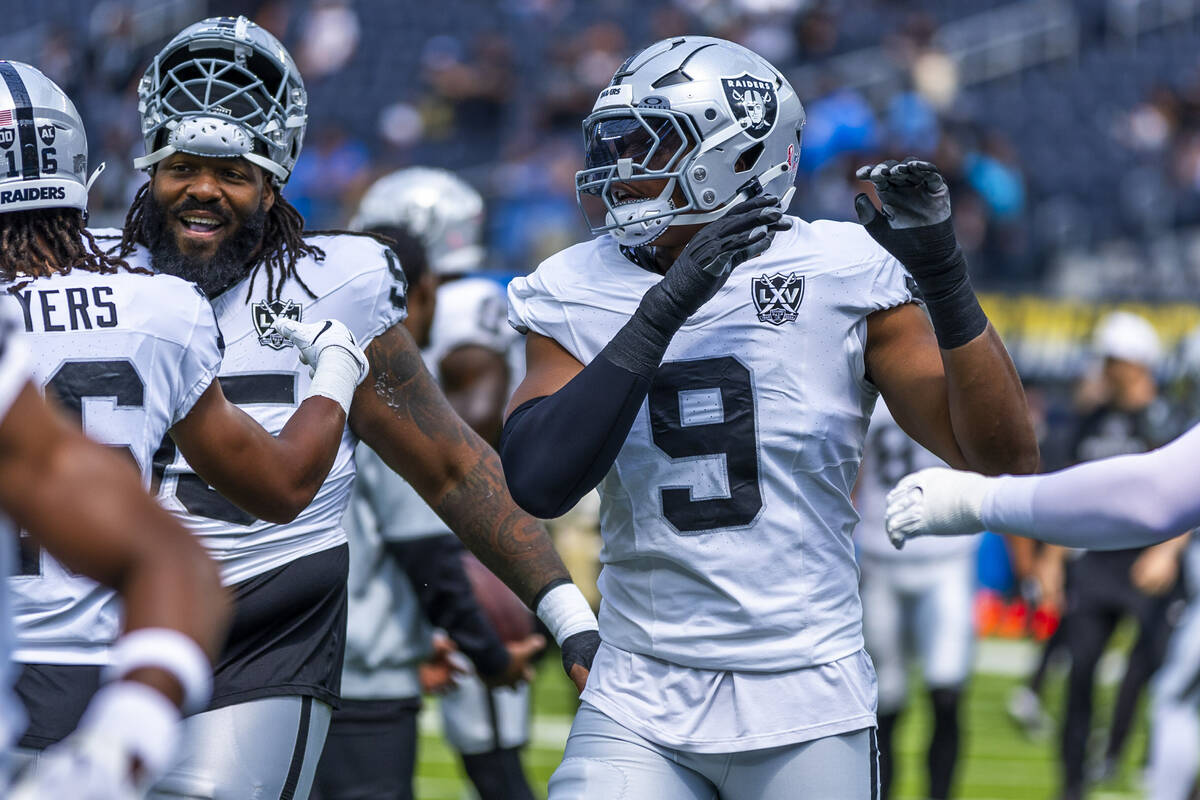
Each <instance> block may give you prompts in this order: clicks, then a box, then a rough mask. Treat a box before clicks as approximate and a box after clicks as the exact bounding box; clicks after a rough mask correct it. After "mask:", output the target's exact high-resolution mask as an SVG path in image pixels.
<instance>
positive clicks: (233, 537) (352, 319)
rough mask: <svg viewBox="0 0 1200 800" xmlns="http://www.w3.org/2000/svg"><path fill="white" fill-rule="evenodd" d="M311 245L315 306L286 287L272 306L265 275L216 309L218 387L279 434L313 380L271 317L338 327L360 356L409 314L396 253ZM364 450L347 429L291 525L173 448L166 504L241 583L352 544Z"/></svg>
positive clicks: (163, 492) (164, 459)
mask: <svg viewBox="0 0 1200 800" xmlns="http://www.w3.org/2000/svg"><path fill="white" fill-rule="evenodd" d="M308 241H309V242H311V243H312V244H315V245H318V246H319V247H321V248H322V249H323V250H324V251H325V259H324V260H323V261H316V260H314V259H312V258H308V257H305V258H302V259H300V260H299V262H298V263H297V265H296V271H297V274H298V275H299V277H300V279H301V280H302V281H304V283H305V285H307V286H308V288H309V289H311V290H312V292H313V294H314V295H316V297H315V298H314V297H310V296H309V295H308V293H307V292H305V290H304V288H303V287H301V286H300V285H299V283H297V282H296V281H295V280H294V279H289V280H287V281H285V282H284V284H283V288H282V292H281V295H280V299H279V300H273V301H270V302H268V299H267V276H266V275H265V274H259V275H257V280H253V279H252V278H250V277H248V278H245V279H243V280H241V281H239V282H238V283H236V284H234V285H233V286H232V287H230V288H229V289H227V290H226V291H225V292H223V293H222V294H221V295H220V296H219V297H217V298H215V299H214V300H213V303H212V305H213V309H214V310H215V311H216V314H217V322H218V324H219V325H220V326H221V332H222V334H224V337H225V359H224V361H223V362H222V365H221V371H220V375H219V377H220V381H221V388H222V389H223V390H224V392H225V396H226V397H227V398H228V399H229V400H230V401H231V402H234V403H236V404H237V405H238V406H240V407H241V408H242V410H244V411H245V412H246V413H247V414H249V415H250V416H251V417H253V418H254V419H255V420H256V421H257V422H258V423H259V424H260V425H262V426H263V427H264V428H266V430H267V431H268V432H270V433H271V434H272V435H278V434H279V432H280V431H282V430H283V427H284V425H285V424H286V423H287V421H288V419H290V418H291V416H292V413H293V412H294V411H295V410H296V407H297V406H298V405H299V404H300V401H301V400H302V399H303V398H304V396H305V395H306V394H307V392H308V388H309V385H310V384H311V382H312V378H311V376H310V375H309V371H310V370H309V368H308V367H307V366H306V365H304V364H301V363H300V361H299V359H298V358H297V353H296V349H295V348H294V347H293V346H292V345H291V344H289V343H287V342H286V341H285V340H284V339H283V338H282V337H281V336H279V335H278V334H274V333H270V332H269V331H268V330H267V329H268V327H269V326H270V323H271V319H272V314H278V315H283V316H288V317H291V318H293V319H298V320H300V321H302V322H308V321H312V320H317V319H325V318H330V319H337V320H340V321H342V322H343V323H345V324H346V325H347V326H348V327H349V328H350V330H351V331H352V332H353V333H354V336H355V338H356V339H357V340H358V343H359V345H360V346H362V347H363V348H366V346H367V345H368V344H369V343H370V341H371V340H372V339H374V338H375V337H376V336H378V335H379V334H381V333H383V332H384V331H386V330H387V329H388V328H390V327H392V326H393V325H395V324H397V323H399V322H401V321H402V320H403V319H404V316H405V289H406V285H405V282H404V272H403V271H402V270H401V269H400V262H399V260H398V259H397V258H396V256H395V254H394V253H392V251H391V250H390V249H388V248H386V247H384V246H383V245H382V244H380V243H378V242H377V241H375V240H374V239H371V238H370V237H366V236H356V235H349V234H346V235H320V236H310V237H308ZM141 257H143V258H144V257H145V255H144V254H141ZM357 443H358V438H357V437H356V436H354V434H353V433H352V432H351V431H350V428H349V426H347V427H346V429H345V431H344V432H343V433H342V441H341V445H340V447H339V448H338V453H337V457H336V459H335V461H334V464H333V468H332V469H331V470H330V471H329V476H328V477H327V478H326V479H325V483H324V484H322V486H321V488H320V490H318V491H317V495H316V497H315V498H314V499H313V501H312V503H311V504H310V505H309V506H308V508H306V509H304V511H302V512H301V513H300V515H299V516H298V517H296V519H295V520H293V521H292V522H289V523H286V524H282V525H276V524H274V523H270V522H264V521H262V520H258V519H255V518H254V517H252V516H251V515H250V514H248V513H246V512H245V511H242V510H241V509H240V508H238V507H237V506H235V505H233V504H232V503H231V502H229V501H228V500H226V499H225V498H224V497H222V496H221V495H219V494H217V492H215V491H214V490H213V489H212V488H211V487H209V486H208V484H206V483H204V481H203V480H201V479H200V478H199V477H198V476H197V475H196V474H195V473H194V472H193V471H192V469H191V468H190V467H189V466H188V464H187V462H186V461H185V460H184V459H183V457H182V456H181V455H179V453H178V452H177V451H176V449H175V448H174V447H173V446H172V443H171V442H170V441H169V440H168V441H166V442H164V443H163V450H162V451H161V452H160V453H159V454H158V456H156V462H157V463H156V469H161V475H162V480H161V484H160V488H159V497H160V499H161V500H162V502H163V503H164V504H166V506H167V507H168V508H170V509H172V510H174V511H176V512H178V513H179V514H180V515H181V517H182V518H183V520H184V523H185V524H186V525H187V526H188V527H189V528H190V529H191V530H192V531H193V532H194V533H196V534H197V535H198V536H200V538H201V540H203V542H204V545H205V546H206V547H207V548H208V553H209V555H210V556H212V557H213V559H215V560H216V561H217V563H219V564H220V565H221V570H222V577H223V579H224V581H225V583H226V584H234V583H239V582H241V581H244V580H246V579H247V578H251V577H253V576H255V575H258V574H260V573H263V572H266V571H268V570H271V569H274V568H276V567H279V566H283V565H284V564H288V563H290V562H292V561H294V560H296V559H297V558H301V557H302V556H307V555H310V554H312V553H317V552H320V551H322V550H327V549H329V548H331V547H336V546H338V545H340V544H343V543H344V542H345V541H346V534H345V532H344V531H343V530H342V525H341V520H342V514H343V512H345V510H346V505H347V503H348V502H349V499H350V490H351V487H352V485H353V483H354V474H355V466H354V446H355V445H356V444H357Z"/></svg>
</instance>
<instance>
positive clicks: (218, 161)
mask: <svg viewBox="0 0 1200 800" xmlns="http://www.w3.org/2000/svg"><path fill="white" fill-rule="evenodd" d="M139 109H140V113H141V117H142V130H143V132H144V134H145V144H146V155H145V156H144V157H142V158H140V159H138V160H137V161H136V162H135V163H136V164H137V166H139V167H140V168H143V169H146V170H147V171H148V172H149V176H150V177H149V181H148V183H147V184H146V185H145V186H144V187H143V188H142V189H141V190H140V191H139V193H138V194H137V196H136V198H135V200H134V203H133V205H132V207H131V208H130V212H129V215H128V217H127V219H126V224H125V226H124V237H123V239H122V242H121V246H120V248H119V250H118V252H119V253H121V254H122V255H123V257H125V258H127V259H130V260H131V262H133V263H136V264H139V265H140V264H147V265H151V266H153V268H154V269H155V270H156V271H161V272H167V273H170V274H174V275H178V276H181V277H187V278H189V279H192V280H195V281H196V282H197V283H198V284H199V285H200V286H201V288H202V289H203V290H204V292H205V293H206V294H207V295H208V296H209V298H210V299H211V300H212V303H213V307H214V309H215V311H216V315H217V321H218V323H219V324H220V327H221V330H222V332H223V333H224V337H225V343H226V350H225V357H224V360H223V362H222V365H221V371H220V377H221V378H222V381H223V382H224V381H225V380H226V379H228V380H229V381H230V382H231V384H232V385H236V387H237V392H236V394H235V397H234V399H235V401H236V402H237V403H238V404H239V405H241V406H242V407H243V408H244V409H245V410H246V411H247V413H249V414H250V415H251V416H252V417H254V419H256V420H257V421H258V422H260V423H261V424H262V425H263V426H264V427H265V428H266V429H267V430H269V431H273V432H274V431H278V430H279V429H280V428H281V427H282V425H283V423H284V422H285V420H286V418H287V416H288V415H289V414H290V413H291V411H292V409H293V407H294V406H295V404H296V401H297V399H298V398H299V397H302V396H303V394H304V393H305V391H306V390H307V386H308V382H309V381H308V377H307V374H306V371H301V370H298V369H297V367H296V364H295V360H294V357H292V356H291V355H290V354H289V353H288V352H287V351H286V350H285V349H283V348H284V347H285V343H284V342H281V341H280V340H279V339H278V338H277V337H276V336H275V335H274V334H273V332H272V331H270V330H269V329H268V328H267V324H266V321H267V320H269V319H271V318H272V317H273V316H274V317H287V318H291V319H299V320H309V319H313V318H319V317H325V316H332V317H337V318H341V319H345V320H347V321H348V322H349V323H350V324H351V329H352V331H353V333H354V335H355V338H356V339H357V341H359V342H361V343H363V344H364V346H365V349H366V354H367V359H368V361H369V370H368V376H367V380H366V381H365V382H364V383H363V384H362V385H361V386H360V387H359V388H358V390H357V391H356V392H355V394H354V397H353V400H352V403H351V407H350V413H349V427H348V429H347V431H346V432H345V434H344V435H343V437H342V440H341V443H340V447H339V450H338V454H337V458H336V459H335V461H334V466H333V469H332V470H331V471H330V473H329V477H328V478H327V479H326V481H325V482H324V484H322V486H321V488H320V489H319V490H318V491H317V495H316V497H315V499H314V500H313V502H312V504H311V505H309V506H308V508H306V509H305V510H304V512H303V513H301V514H300V516H298V517H297V518H296V519H295V520H294V521H292V522H290V523H286V524H273V523H272V522H270V521H268V520H262V519H258V518H255V517H254V516H252V515H250V514H246V513H244V512H242V511H240V510H239V509H237V508H236V507H234V506H232V505H231V504H230V503H229V502H228V501H227V500H226V499H225V498H224V497H223V496H222V495H220V494H218V493H217V492H215V491H213V490H212V489H211V488H210V487H209V485H208V484H207V483H206V482H205V481H204V480H203V479H202V477H201V476H200V475H199V474H197V470H196V469H195V467H196V466H197V465H194V464H189V463H188V462H187V461H186V460H185V459H184V458H183V457H182V456H181V455H180V454H179V453H177V452H176V449H175V448H173V447H171V446H170V443H169V442H168V443H167V446H166V447H164V448H163V449H162V450H161V451H160V453H159V457H158V458H157V459H156V462H157V463H158V464H160V465H161V467H162V475H163V477H162V481H161V492H160V494H161V496H162V498H163V500H164V502H166V503H167V504H168V505H169V506H170V507H172V508H174V509H176V510H178V511H179V512H180V513H183V514H184V515H185V517H186V519H187V522H188V524H189V526H190V527H192V529H193V530H194V531H195V532H196V533H197V534H198V535H199V536H201V538H202V539H203V541H204V543H205V545H206V546H207V547H208V549H209V552H210V553H211V554H212V555H213V557H214V558H216V560H217V561H218V562H219V563H220V565H221V567H222V577H223V579H224V580H225V582H226V584H228V585H230V586H231V587H232V589H233V592H234V599H235V610H234V619H233V625H232V629H231V632H230V638H229V643H228V644H227V646H226V648H225V650H224V652H223V653H222V656H221V658H220V660H219V661H218V663H217V665H216V668H215V674H214V691H213V701H212V703H211V704H210V707H209V710H208V711H205V712H204V713H202V714H198V715H196V716H193V717H191V718H189V719H188V721H187V738H186V742H185V749H186V755H185V757H184V759H183V760H182V762H181V763H180V764H179V765H178V767H177V768H176V769H175V770H173V772H172V774H170V775H168V777H167V778H166V779H164V780H163V781H162V782H160V784H159V786H158V787H157V789H156V791H157V792H158V793H159V794H160V795H161V796H172V795H178V794H183V795H187V794H189V793H196V792H199V793H208V794H209V795H210V796H214V797H218V798H225V797H229V798H244V797H248V796H254V795H257V794H263V795H269V794H283V795H287V796H294V797H297V798H302V797H306V796H307V795H308V792H309V789H310V787H311V785H312V780H313V773H314V771H315V768H316V764H317V760H318V757H319V756H320V751H321V747H322V744H323V742H324V739H325V734H326V731H327V729H328V725H329V720H330V714H331V711H332V705H333V704H334V702H335V701H336V697H337V692H338V684H339V681H340V677H341V672H342V658H343V650H344V643H345V642H344V636H345V613H346V571H347V548H346V536H345V533H344V531H343V529H342V527H341V519H342V515H343V513H344V511H345V509H346V505H347V502H348V500H349V495H350V491H351V488H352V485H353V482H354V472H355V467H354V447H355V444H356V443H357V442H358V441H359V440H360V439H361V440H362V441H365V442H366V443H367V444H368V445H369V446H370V447H371V448H372V449H373V450H374V451H375V452H376V453H378V454H379V456H380V457H381V458H382V459H383V461H384V462H385V463H386V464H387V465H388V466H389V467H390V468H392V469H395V470H396V471H398V472H399V473H400V474H401V475H403V476H404V478H405V479H406V480H407V481H408V482H409V483H410V484H412V485H413V487H414V488H415V489H416V490H417V491H418V493H420V495H421V496H422V498H423V499H424V500H425V501H426V502H427V503H428V504H429V505H430V507H431V508H433V509H434V510H435V511H436V512H437V513H438V515H439V516H440V517H441V518H442V519H443V520H445V522H446V524H447V525H448V526H449V527H450V528H451V530H453V531H454V532H455V533H456V534H457V535H458V536H459V537H460V538H461V539H462V540H463V541H464V543H466V544H467V545H468V547H470V548H471V549H472V550H474V551H475V552H476V553H477V554H478V555H479V556H480V558H481V560H483V561H484V563H485V564H487V566H488V567H489V568H490V569H491V570H492V571H493V572H495V573H496V574H497V575H499V576H500V577H501V578H503V579H504V581H505V582H506V583H507V584H508V585H509V586H511V587H512V588H513V589H514V591H515V592H516V593H517V594H518V596H519V597H520V598H521V600H522V601H523V602H524V603H526V604H527V605H530V607H531V608H536V607H538V604H539V602H540V601H541V600H542V597H543V596H548V594H549V593H550V591H552V590H553V591H557V592H558V593H559V594H558V595H556V597H559V596H563V595H564V594H568V595H569V594H570V593H571V592H572V591H574V592H575V594H578V590H577V589H574V587H573V585H570V579H569V577H568V576H567V573H566V570H565V568H564V567H563V565H562V562H561V561H560V560H559V558H558V556H557V554H556V553H555V552H554V549H553V546H552V544H551V542H550V539H549V537H548V535H547V534H546V532H545V530H544V528H542V527H541V526H540V525H539V524H538V523H537V522H536V520H534V519H532V518H531V517H530V516H529V515H527V514H525V513H522V512H521V511H520V510H519V509H517V508H516V506H515V505H514V504H513V502H512V499H511V497H510V496H509V494H508V492H507V491H506V489H505V484H504V479H503V475H502V472H501V468H500V461H499V458H498V456H497V455H496V453H495V451H494V450H492V449H491V448H490V447H488V446H487V444H486V443H485V442H483V441H482V440H481V439H480V438H479V437H478V436H477V435H476V434H475V433H474V432H473V431H472V430H471V429H470V428H469V427H468V426H467V425H466V424H465V423H463V422H462V420H460V419H459V418H458V417H457V416H456V415H455V414H454V412H453V410H452V409H451V408H450V407H449V406H448V405H447V403H446V401H445V399H444V397H443V396H442V395H441V393H440V392H439V391H438V389H437V387H436V385H435V384H434V382H433V380H432V379H431V377H430V376H429V373H428V372H427V371H426V370H425V368H424V366H423V364H422V361H421V355H420V352H419V351H418V349H417V347H416V345H415V344H414V343H413V341H412V337H411V336H410V335H409V334H408V333H407V331H406V330H405V328H404V326H403V325H402V324H401V323H402V321H403V319H404V315H405V286H404V273H403V271H402V269H401V267H400V264H399V263H398V260H397V259H396V256H395V254H394V253H392V251H391V250H389V249H388V248H387V247H385V246H384V245H383V244H381V243H380V242H379V241H377V240H376V239H374V238H373V237H370V236H365V235H346V234H324V235H322V234H306V233H304V232H303V219H302V218H301V217H300V215H299V214H298V213H297V212H296V210H295V209H294V208H293V207H292V206H291V205H290V204H289V203H288V202H287V201H286V200H285V199H284V197H283V196H282V194H281V190H282V189H283V187H284V185H285V184H286V182H287V178H288V175H289V174H290V171H291V168H292V166H293V164H294V163H295V160H296V158H297V157H298V155H299V153H300V148H301V145H302V142H303V135H304V130H305V126H306V120H307V96H306V94H305V91H304V84H303V81H302V79H301V77H300V75H299V73H298V72H297V71H296V66H295V63H294V62H293V60H292V58H291V56H290V55H289V54H288V52H287V50H286V49H284V48H283V46H282V45H281V44H280V43H279V41H278V40H277V39H275V37H273V36H272V35H271V34H270V33H268V32H267V31H265V30H263V29H262V28H260V27H258V26H257V25H255V24H254V23H252V22H250V21H249V20H247V19H245V18H244V17H238V18H232V17H220V18H212V19H208V20H204V21H202V22H199V23H196V24H194V25H192V26H189V27H188V28H186V29H185V30H184V31H182V32H181V33H180V34H179V35H177V36H176V37H175V38H174V39H172V40H171V41H170V42H168V43H167V45H166V46H165V47H164V48H163V49H162V50H161V51H160V52H159V53H158V54H157V55H156V56H155V57H154V60H153V62H152V63H151V65H150V67H149V68H148V70H147V72H146V75H145V76H144V78H143V80H142V81H141V83H140V84H139ZM232 393H233V392H232V391H231V394H232ZM579 597H580V599H581V600H582V595H579ZM547 624H548V626H549V629H550V630H551V631H552V632H553V633H554V634H555V635H556V637H558V638H560V639H561V640H562V641H564V642H566V641H567V640H568V639H570V642H571V644H570V646H568V647H567V650H566V652H567V653H568V654H569V657H568V658H567V659H566V661H567V663H572V662H573V661H582V660H586V658H587V656H588V654H589V653H590V652H592V651H593V650H594V648H595V647H596V646H598V635H597V634H596V622H595V619H594V617H591V616H590V614H589V615H588V616H583V615H581V614H575V615H572V616H568V617H563V616H558V617H554V616H550V617H549V622H548V623H547ZM234 731H237V733H236V735H235V733H234Z"/></svg>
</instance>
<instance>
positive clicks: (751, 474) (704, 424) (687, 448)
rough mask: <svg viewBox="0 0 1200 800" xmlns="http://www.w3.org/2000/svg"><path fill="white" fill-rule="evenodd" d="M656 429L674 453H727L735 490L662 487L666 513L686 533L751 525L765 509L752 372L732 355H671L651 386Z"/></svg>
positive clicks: (660, 441) (684, 455)
mask: <svg viewBox="0 0 1200 800" xmlns="http://www.w3.org/2000/svg"><path fill="white" fill-rule="evenodd" d="M649 406H650V432H651V436H652V437H653V440H654V444H655V445H656V446H657V447H658V449H660V450H662V451H663V452H664V453H666V454H667V455H668V456H670V457H671V458H675V459H698V458H703V457H706V456H724V457H725V470H726V474H727V477H728V481H729V496H728V497H717V498H710V499H704V500H694V499H692V493H693V489H692V488H691V487H687V486H663V487H660V488H659V494H660V495H661V498H662V510H663V516H664V517H665V518H666V519H667V521H668V522H670V523H671V525H672V526H674V528H675V530H676V531H678V532H679V533H681V534H693V533H703V532H705V531H710V530H717V529H719V528H732V527H737V526H740V525H749V524H750V523H751V522H753V521H754V519H755V517H757V516H758V512H759V511H761V510H762V505H763V503H762V490H761V488H760V487H759V483H758V441H757V436H756V431H757V425H756V424H755V419H754V383H753V381H752V379H751V375H750V370H749V369H747V368H746V366H745V365H744V364H742V363H741V362H740V361H738V360H737V359H736V358H734V357H732V356H722V357H720V358H705V359H700V360H696V361H669V362H667V363H665V364H663V365H662V366H661V367H659V369H658V372H657V374H656V375H655V376H654V383H653V385H652V386H651V387H650V398H649Z"/></svg>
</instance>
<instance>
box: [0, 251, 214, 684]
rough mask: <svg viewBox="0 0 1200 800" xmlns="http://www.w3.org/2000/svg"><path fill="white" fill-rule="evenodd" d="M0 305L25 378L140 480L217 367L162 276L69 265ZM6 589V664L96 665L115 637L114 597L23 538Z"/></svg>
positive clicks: (209, 340) (204, 329)
mask: <svg viewBox="0 0 1200 800" xmlns="http://www.w3.org/2000/svg"><path fill="white" fill-rule="evenodd" d="M0 302H2V303H4V304H5V305H7V306H9V307H10V308H11V309H13V310H15V312H16V313H17V314H19V315H21V317H22V318H23V321H24V325H25V330H26V331H27V335H26V336H25V337H24V339H25V341H26V342H27V345H28V347H29V350H30V354H31V359H32V360H31V364H32V368H33V375H34V379H35V380H36V381H37V382H38V383H39V384H40V385H43V386H45V387H46V391H47V392H48V393H50V394H52V395H54V396H55V398H56V399H57V400H58V401H59V404H60V405H61V406H63V407H64V408H66V409H67V410H68V411H70V412H73V413H75V414H78V415H79V416H80V418H81V420H82V423H83V429H84V431H85V432H86V433H87V434H88V435H89V436H91V437H92V438H93V439H96V440H97V441H99V442H103V443H104V444H107V445H109V446H111V447H114V448H116V449H117V450H118V451H119V452H121V453H123V454H125V455H127V456H128V457H129V458H130V460H132V461H133V462H135V463H136V464H137V468H138V470H139V471H140V472H141V474H142V477H143V480H144V482H145V484H146V486H147V487H149V485H150V474H151V466H152V464H153V461H154V453H155V451H156V450H157V449H158V447H159V445H160V444H161V442H162V441H163V438H164V437H165V436H166V434H167V431H168V430H169V429H170V428H171V427H172V426H174V425H175V423H176V422H178V421H179V420H181V419H183V418H184V417H185V416H187V414H188V412H189V411H191V409H192V406H193V405H195V403H196V401H197V400H198V399H199V398H200V395H201V394H203V393H204V391H205V390H206V389H207V388H208V387H209V385H210V384H211V383H212V381H213V378H214V376H215V375H216V372H217V369H218V367H219V366H220V363H221V351H220V341H219V340H220V333H219V331H218V330H217V324H216V320H215V318H214V316H213V311H212V307H211V306H210V305H209V303H208V300H207V299H206V298H205V297H204V296H203V295H202V294H201V292H200V290H199V289H197V288H196V287H195V286H194V285H192V284H191V283H188V282H186V281H183V280H180V279H179V278H175V277H171V276H169V275H139V274H135V273H129V272H120V273H116V274H113V275H100V274H97V273H94V272H85V271H83V270H74V271H72V272H70V273H68V274H66V275H56V276H53V277H48V278H37V279H36V280H32V281H30V282H29V283H28V284H26V285H25V286H23V287H21V288H20V289H18V290H17V292H16V293H15V294H8V293H7V292H5V293H3V294H0ZM9 586H10V588H11V590H12V594H13V598H14V603H15V609H14V611H15V619H16V624H17V653H16V658H17V660H18V661H22V662H27V663H43V664H100V663H104V661H105V658H106V655H105V650H106V648H107V647H108V645H109V644H110V643H111V642H112V641H113V640H114V639H115V638H116V637H117V634H118V633H119V625H120V603H119V600H118V598H117V596H116V594H115V593H113V592H112V591H110V590H109V589H107V588H104V587H101V586H100V585H99V584H96V583H95V582H93V581H92V580H90V579H88V578H85V577H83V576H81V575H76V574H74V573H72V572H71V571H70V570H68V569H67V568H66V567H64V566H63V565H61V564H59V563H58V562H57V561H56V560H55V559H53V558H51V557H50V556H49V555H48V554H46V553H44V552H41V551H40V550H38V549H34V548H33V547H30V546H26V547H23V548H22V552H21V561H20V564H19V567H18V569H17V570H16V571H15V572H14V574H13V577H12V578H10V579H9Z"/></svg>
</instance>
